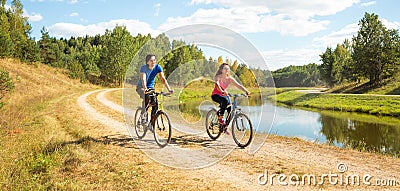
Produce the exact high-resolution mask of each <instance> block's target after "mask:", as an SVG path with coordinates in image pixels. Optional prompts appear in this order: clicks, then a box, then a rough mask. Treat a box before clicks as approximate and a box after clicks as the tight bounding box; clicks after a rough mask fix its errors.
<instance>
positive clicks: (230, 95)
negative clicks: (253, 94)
mask: <svg viewBox="0 0 400 191" xmlns="http://www.w3.org/2000/svg"><path fill="white" fill-rule="evenodd" d="M228 96H229V97H242V96H243V97H249V96H250V95H247V94H231V93H228Z"/></svg>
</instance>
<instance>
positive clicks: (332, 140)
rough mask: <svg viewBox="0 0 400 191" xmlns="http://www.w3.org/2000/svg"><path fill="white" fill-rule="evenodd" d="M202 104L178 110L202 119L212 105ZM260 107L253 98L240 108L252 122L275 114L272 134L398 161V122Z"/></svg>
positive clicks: (191, 103) (195, 102)
mask: <svg viewBox="0 0 400 191" xmlns="http://www.w3.org/2000/svg"><path fill="white" fill-rule="evenodd" d="M202 101H204V99H202V100H191V101H186V102H184V103H182V104H180V105H179V109H180V111H181V112H184V113H187V114H190V115H193V116H196V118H197V119H200V118H201V115H202V114H201V113H200V112H202V113H205V112H207V110H208V109H209V107H210V105H208V106H204V105H202V107H199V105H200V103H201V102H202ZM211 102H212V101H210V103H211ZM261 104H262V101H261V99H260V98H254V99H250V100H249V101H246V102H241V103H240V104H239V105H240V106H241V107H242V108H243V111H244V112H245V113H247V114H248V115H249V117H250V118H251V119H252V121H255V120H257V118H258V117H259V116H260V115H259V112H260V111H263V112H268V113H273V112H274V111H276V112H275V120H274V123H273V128H272V130H271V132H269V133H272V134H277V135H281V136H289V137H299V138H302V139H305V140H309V141H314V142H318V143H326V144H329V145H335V146H338V147H344V148H353V149H357V150H362V151H373V152H379V153H384V154H390V155H393V156H396V157H397V156H398V154H400V139H399V137H400V120H399V119H397V118H389V117H386V118H382V117H377V116H371V115H366V114H354V113H345V112H331V111H322V112H320V111H308V110H302V109H298V108H290V107H285V106H277V105H273V104H272V103H269V102H267V103H266V104H264V105H261ZM203 116H204V114H203ZM270 123H271V122H270V121H269V122H268V121H265V120H261V122H260V126H259V128H257V131H258V132H268V131H269V130H270V127H268V124H270Z"/></svg>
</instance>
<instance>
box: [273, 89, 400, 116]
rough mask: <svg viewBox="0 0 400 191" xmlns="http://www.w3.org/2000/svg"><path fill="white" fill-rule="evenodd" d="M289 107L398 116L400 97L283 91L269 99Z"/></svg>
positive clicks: (399, 112)
mask: <svg viewBox="0 0 400 191" xmlns="http://www.w3.org/2000/svg"><path fill="white" fill-rule="evenodd" d="M269 98H270V99H272V100H274V101H277V102H279V103H284V104H286V105H289V106H296V107H307V108H316V109H323V110H334V111H343V112H359V113H367V114H372V115H378V116H394V117H399V116H400V96H394V95H393V96H388V95H371V94H325V93H309V92H300V91H295V90H291V91H284V92H282V93H279V94H276V95H273V96H270V97H269Z"/></svg>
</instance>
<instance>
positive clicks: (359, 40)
mask: <svg viewBox="0 0 400 191" xmlns="http://www.w3.org/2000/svg"><path fill="white" fill-rule="evenodd" d="M5 2H6V1H5V0H2V1H1V7H0V21H1V22H0V46H1V47H2V48H1V49H0V58H16V59H20V60H21V61H23V62H28V63H32V64H35V63H37V62H41V63H44V64H47V65H50V66H53V67H57V68H64V69H67V71H68V75H69V76H70V77H71V78H74V79H80V80H81V81H83V82H85V81H88V82H91V83H94V84H99V85H104V86H122V84H123V83H124V81H125V80H127V81H128V82H131V83H134V82H135V80H137V76H138V75H137V72H138V66H139V65H142V64H144V58H145V55H146V54H149V53H151V54H155V55H162V56H159V57H158V64H160V65H161V66H162V67H163V68H164V72H165V74H166V76H167V77H168V76H169V75H170V74H172V73H173V72H174V71H175V70H176V69H177V68H179V72H180V75H179V79H177V80H176V83H177V84H175V85H184V84H185V83H186V82H188V81H190V80H191V79H195V78H196V77H199V76H202V77H210V75H213V74H214V73H215V70H216V68H217V67H218V65H219V64H221V63H222V62H227V63H228V64H230V65H231V68H232V72H233V74H234V76H235V77H236V78H237V79H238V80H240V81H241V83H243V85H245V86H249V87H256V86H262V87H267V86H274V85H275V86H276V87H315V86H328V87H333V86H336V85H340V84H342V83H347V82H356V81H365V80H369V83H371V84H379V83H382V82H383V81H385V80H387V79H395V77H396V76H398V74H399V62H400V59H399V58H400V43H399V42H400V38H399V34H398V30H393V29H387V28H386V27H385V26H384V25H383V24H382V22H381V21H380V20H379V18H378V15H375V14H373V13H372V14H370V13H365V15H364V18H362V19H361V20H360V22H359V31H358V33H357V35H356V36H353V38H352V39H351V40H349V39H345V40H344V42H343V43H342V44H338V45H337V46H336V48H332V47H327V49H326V51H325V52H323V53H321V55H320V58H321V61H322V64H316V63H310V64H308V65H304V66H288V67H285V68H282V69H278V70H276V71H272V72H270V71H266V70H261V69H257V68H248V67H247V65H246V64H244V63H238V61H237V60H235V61H231V60H230V59H229V58H225V59H224V58H222V57H221V56H220V57H218V58H216V59H215V58H212V57H209V58H206V56H205V55H204V54H203V52H202V50H201V49H199V48H198V47H196V46H195V45H190V44H186V42H184V41H179V40H172V41H171V40H170V39H169V38H168V37H167V36H165V35H164V34H160V35H158V36H156V37H152V36H151V35H150V34H147V35H142V34H137V35H136V36H133V35H131V34H130V33H129V31H127V29H126V27H125V26H118V25H117V26H115V27H114V29H112V30H106V31H105V33H104V34H98V35H95V36H89V35H86V36H84V37H70V38H69V39H66V38H56V37H52V36H50V34H49V32H48V31H47V29H46V28H45V27H43V28H42V29H41V38H40V39H39V40H36V39H34V38H32V37H30V32H31V26H30V24H29V22H28V18H26V17H24V16H23V5H22V3H21V1H20V0H12V1H11V7H10V8H6V6H5ZM132 63H134V64H133V65H136V67H133V68H132ZM187 63H189V64H187ZM129 66H131V68H129ZM128 68H129V69H131V70H130V71H128ZM127 72H128V73H127ZM271 73H272V76H273V80H271ZM127 74H128V77H129V78H128V79H125V77H126V76H127ZM0 76H1V78H0V79H1V80H2V81H1V86H2V88H1V89H0V91H1V92H0V93H2V94H4V92H7V91H8V90H10V89H12V87H13V85H12V83H10V80H11V79H9V77H8V76H7V71H4V70H2V69H0ZM256 79H257V80H256ZM6 83H7V84H6Z"/></svg>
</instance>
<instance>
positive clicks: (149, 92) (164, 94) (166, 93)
mask: <svg viewBox="0 0 400 191" xmlns="http://www.w3.org/2000/svg"><path fill="white" fill-rule="evenodd" d="M151 93H153V94H155V95H156V96H158V95H162V96H170V95H171V94H172V93H169V92H156V91H155V90H154V89H150V90H148V91H147V92H145V94H151Z"/></svg>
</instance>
